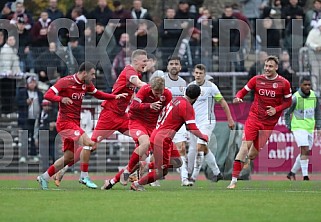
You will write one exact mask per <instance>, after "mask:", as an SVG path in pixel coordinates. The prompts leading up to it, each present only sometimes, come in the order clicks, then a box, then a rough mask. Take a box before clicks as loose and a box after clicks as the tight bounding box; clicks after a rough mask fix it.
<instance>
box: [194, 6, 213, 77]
mask: <svg viewBox="0 0 321 222" xmlns="http://www.w3.org/2000/svg"><path fill="white" fill-rule="evenodd" d="M214 21H215V18H214V17H212V16H211V13H210V11H209V9H207V8H204V7H202V8H201V14H200V17H199V18H198V19H197V24H196V28H197V29H198V30H201V60H200V62H201V63H202V64H204V65H205V66H206V67H207V71H209V72H211V71H213V51H214V50H215V47H216V45H215V44H214V42H213V38H212V37H213V35H212V32H213V29H214Z"/></svg>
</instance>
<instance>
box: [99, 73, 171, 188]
mask: <svg viewBox="0 0 321 222" xmlns="http://www.w3.org/2000/svg"><path fill="white" fill-rule="evenodd" d="M171 100H172V93H171V91H170V90H169V89H167V88H165V80H164V79H163V78H162V77H154V78H152V79H151V81H150V84H148V85H145V86H143V87H142V88H141V89H140V90H139V91H138V93H137V94H136V96H135V98H134V99H133V101H132V103H131V105H130V108H129V133H130V136H131V137H132V138H133V139H134V141H135V143H136V149H135V150H134V152H133V154H132V155H131V157H130V160H129V162H128V165H127V167H126V169H123V170H121V171H120V172H118V173H117V174H116V175H115V177H114V178H113V179H111V180H106V181H105V184H104V185H103V186H102V187H101V189H107V190H108V189H111V188H112V187H113V186H114V185H115V184H116V183H118V182H119V181H120V182H121V183H122V184H123V185H127V181H128V178H129V175H130V174H131V173H133V172H134V170H135V167H136V166H137V164H138V163H139V161H140V160H141V159H146V157H147V156H148V154H147V151H148V148H149V146H150V142H149V136H150V135H151V133H152V132H153V130H154V129H155V127H156V123H157V119H158V116H159V114H160V112H161V111H162V109H163V107H165V106H167V104H168V103H169V102H170V101H171Z"/></svg>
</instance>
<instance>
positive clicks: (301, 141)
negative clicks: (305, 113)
mask: <svg viewBox="0 0 321 222" xmlns="http://www.w3.org/2000/svg"><path fill="white" fill-rule="evenodd" d="M293 136H294V138H295V141H296V144H297V145H298V147H301V146H308V147H309V150H311V148H312V145H313V139H314V135H313V133H310V132H308V131H306V130H295V131H293Z"/></svg>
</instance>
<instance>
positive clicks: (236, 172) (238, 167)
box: [232, 160, 244, 178]
mask: <svg viewBox="0 0 321 222" xmlns="http://www.w3.org/2000/svg"><path fill="white" fill-rule="evenodd" d="M243 166H244V163H243V162H241V161H240V160H234V165H233V172H232V177H235V178H238V177H239V176H240V173H241V171H242V169H243Z"/></svg>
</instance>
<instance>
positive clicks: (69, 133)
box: [56, 121, 85, 152]
mask: <svg viewBox="0 0 321 222" xmlns="http://www.w3.org/2000/svg"><path fill="white" fill-rule="evenodd" d="M56 128H57V132H58V133H59V135H60V136H61V140H62V151H63V152H65V151H66V150H70V151H71V152H74V151H75V150H76V149H77V148H78V147H79V145H78V144H77V141H78V140H79V138H80V137H81V136H82V134H84V133H85V131H84V130H83V129H81V128H80V123H79V122H78V121H68V122H67V121H66V122H61V121H58V122H57V126H56Z"/></svg>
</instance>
